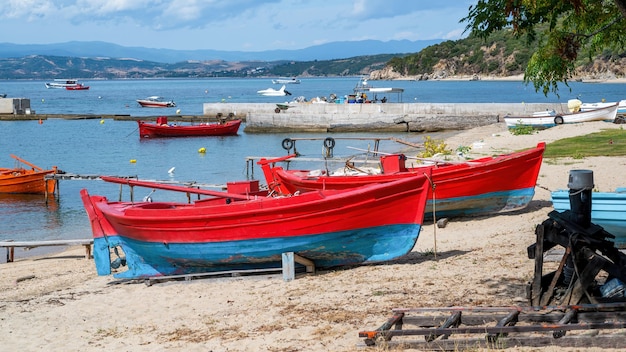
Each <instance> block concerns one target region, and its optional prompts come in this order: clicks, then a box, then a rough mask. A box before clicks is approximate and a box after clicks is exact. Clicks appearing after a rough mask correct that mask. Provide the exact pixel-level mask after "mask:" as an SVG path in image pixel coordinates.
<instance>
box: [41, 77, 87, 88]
mask: <svg viewBox="0 0 626 352" xmlns="http://www.w3.org/2000/svg"><path fill="white" fill-rule="evenodd" d="M77 86H82V84H81V83H80V82H79V81H78V80H77V79H61V78H57V79H55V80H54V81H53V82H47V83H46V88H56V89H68V87H70V88H71V87H77Z"/></svg>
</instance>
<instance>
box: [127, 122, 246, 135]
mask: <svg viewBox="0 0 626 352" xmlns="http://www.w3.org/2000/svg"><path fill="white" fill-rule="evenodd" d="M137 123H138V124H139V137H141V138H158V137H197V136H230V135H236V134H237V131H238V130H239V126H240V125H241V120H233V121H227V122H225V123H211V124H200V125H168V124H164V125H159V124H154V123H146V122H143V121H137Z"/></svg>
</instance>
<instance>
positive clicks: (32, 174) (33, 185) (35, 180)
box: [0, 154, 59, 194]
mask: <svg viewBox="0 0 626 352" xmlns="http://www.w3.org/2000/svg"><path fill="white" fill-rule="evenodd" d="M11 157H12V158H13V159H15V160H17V162H18V165H16V166H15V167H13V168H0V193H14V194H54V191H55V189H56V180H54V179H52V180H46V179H45V176H46V175H51V174H56V173H58V172H59V171H58V169H57V167H56V166H53V167H52V169H50V170H44V169H43V168H41V167H39V166H36V165H33V164H31V163H29V162H28V161H26V160H24V159H21V158H19V157H17V156H15V155H13V154H11ZM22 164H24V165H26V166H28V167H29V168H25V167H24V166H22Z"/></svg>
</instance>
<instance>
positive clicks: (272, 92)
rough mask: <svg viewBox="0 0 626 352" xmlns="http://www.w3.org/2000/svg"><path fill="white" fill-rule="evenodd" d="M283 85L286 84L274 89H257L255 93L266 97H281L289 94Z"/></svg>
mask: <svg viewBox="0 0 626 352" xmlns="http://www.w3.org/2000/svg"><path fill="white" fill-rule="evenodd" d="M285 87H286V86H285V85H284V84H283V86H282V87H280V89H279V90H276V89H274V88H267V89H263V90H259V91H257V93H258V94H261V95H264V96H266V97H282V96H285V95H291V93H289V92H288V91H286V90H285Z"/></svg>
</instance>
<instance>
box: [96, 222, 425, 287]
mask: <svg viewBox="0 0 626 352" xmlns="http://www.w3.org/2000/svg"><path fill="white" fill-rule="evenodd" d="M420 229H421V226H420V225H416V224H407V225H388V226H380V227H375V228H366V229H356V230H351V231H341V232H334V233H327V234H319V235H305V236H294V237H280V238H262V239H255V240H247V241H226V242H211V243H168V244H163V243H158V242H142V241H136V240H133V239H130V238H127V237H123V236H119V235H118V236H107V237H106V238H104V237H100V238H95V239H94V261H95V263H96V269H97V271H98V275H108V274H110V273H111V269H110V262H111V255H110V249H109V248H114V247H117V246H119V247H121V248H122V250H123V254H122V253H120V254H122V255H123V256H125V259H126V264H127V266H128V270H126V271H124V272H120V273H117V274H115V275H114V276H115V277H116V278H125V279H130V278H145V277H154V276H164V275H180V274H191V273H203V272H212V271H223V270H238V269H259V268H268V267H275V268H280V267H281V255H282V253H285V252H295V253H297V254H298V255H300V256H302V257H305V258H307V259H310V260H312V261H314V262H315V265H316V266H317V267H318V268H328V267H335V266H342V265H355V264H363V263H372V262H380V261H388V260H392V259H395V258H398V257H401V256H403V255H405V254H407V253H408V252H410V251H411V250H412V249H413V247H414V245H415V242H416V241H417V238H418V236H419V232H420ZM113 259H114V260H115V258H113Z"/></svg>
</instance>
